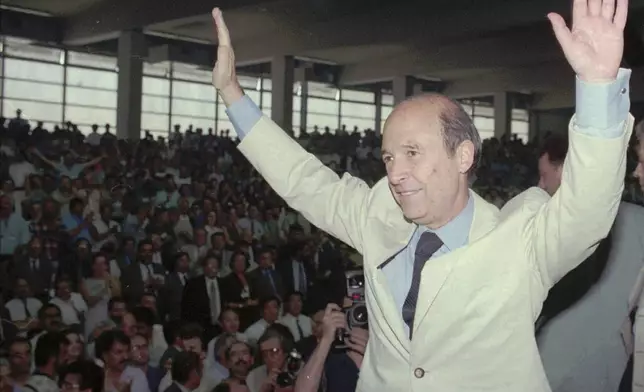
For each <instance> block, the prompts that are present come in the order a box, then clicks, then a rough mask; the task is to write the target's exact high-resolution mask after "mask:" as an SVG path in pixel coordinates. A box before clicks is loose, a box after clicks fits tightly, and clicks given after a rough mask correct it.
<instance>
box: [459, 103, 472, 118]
mask: <svg viewBox="0 0 644 392" xmlns="http://www.w3.org/2000/svg"><path fill="white" fill-rule="evenodd" d="M461 106H462V107H463V110H465V112H466V113H467V114H469V115H470V117H472V105H469V104H461Z"/></svg>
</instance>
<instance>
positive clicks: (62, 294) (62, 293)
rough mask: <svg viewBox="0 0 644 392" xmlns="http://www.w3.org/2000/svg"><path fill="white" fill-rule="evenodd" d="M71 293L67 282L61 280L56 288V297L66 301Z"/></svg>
mask: <svg viewBox="0 0 644 392" xmlns="http://www.w3.org/2000/svg"><path fill="white" fill-rule="evenodd" d="M71 294H72V291H71V289H70V287H69V282H67V281H65V280H62V281H60V282H59V283H58V285H57V286H56V296H57V297H58V298H60V299H63V300H65V301H66V300H68V299H69V297H70V296H71Z"/></svg>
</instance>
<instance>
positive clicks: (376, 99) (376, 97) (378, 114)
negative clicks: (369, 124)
mask: <svg viewBox="0 0 644 392" xmlns="http://www.w3.org/2000/svg"><path fill="white" fill-rule="evenodd" d="M373 99H374V105H375V106H376V127H375V128H374V130H375V131H376V135H378V137H380V135H381V134H382V89H381V88H380V87H377V88H376V91H375V93H374V95H373Z"/></svg>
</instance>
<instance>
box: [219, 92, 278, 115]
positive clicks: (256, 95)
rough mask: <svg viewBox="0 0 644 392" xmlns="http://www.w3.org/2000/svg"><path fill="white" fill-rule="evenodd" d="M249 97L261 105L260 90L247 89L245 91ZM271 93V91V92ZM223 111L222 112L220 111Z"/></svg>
mask: <svg viewBox="0 0 644 392" xmlns="http://www.w3.org/2000/svg"><path fill="white" fill-rule="evenodd" d="M244 92H245V93H246V95H248V97H249V98H250V99H251V100H252V101H253V102H255V105H259V91H257V90H246V91H244ZM269 94H270V93H269ZM220 113H221V112H220Z"/></svg>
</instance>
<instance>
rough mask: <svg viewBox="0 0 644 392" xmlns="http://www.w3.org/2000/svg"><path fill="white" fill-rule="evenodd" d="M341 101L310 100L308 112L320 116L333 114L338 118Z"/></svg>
mask: <svg viewBox="0 0 644 392" xmlns="http://www.w3.org/2000/svg"><path fill="white" fill-rule="evenodd" d="M339 109H340V108H339V101H336V100H332V99H320V98H311V97H309V98H308V112H309V113H319V114H332V115H334V116H335V117H337V116H338V115H339V114H340V113H339Z"/></svg>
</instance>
